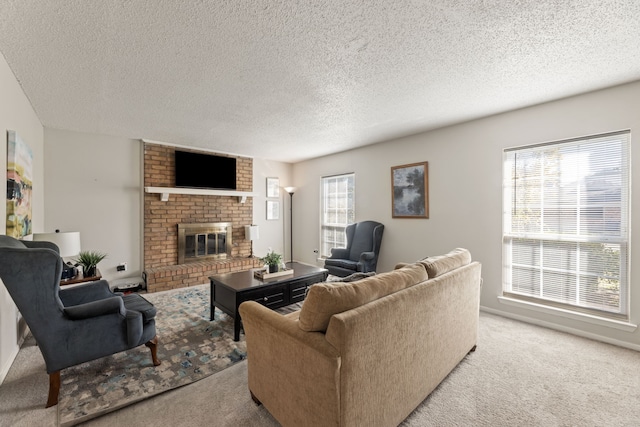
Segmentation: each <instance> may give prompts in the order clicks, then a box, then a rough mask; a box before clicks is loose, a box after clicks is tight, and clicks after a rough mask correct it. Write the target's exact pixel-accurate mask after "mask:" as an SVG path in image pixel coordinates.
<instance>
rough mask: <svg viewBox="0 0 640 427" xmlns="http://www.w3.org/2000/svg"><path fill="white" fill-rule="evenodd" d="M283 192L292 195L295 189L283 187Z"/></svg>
mask: <svg viewBox="0 0 640 427" xmlns="http://www.w3.org/2000/svg"><path fill="white" fill-rule="evenodd" d="M284 191H286V192H287V193H289V194H293V193H295V192H296V187H285V188H284Z"/></svg>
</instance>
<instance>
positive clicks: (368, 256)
mask: <svg viewBox="0 0 640 427" xmlns="http://www.w3.org/2000/svg"><path fill="white" fill-rule="evenodd" d="M375 257H376V254H375V253H374V252H362V253H361V254H360V262H368V261H373V260H374V259H375Z"/></svg>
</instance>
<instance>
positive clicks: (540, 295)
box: [503, 131, 629, 319]
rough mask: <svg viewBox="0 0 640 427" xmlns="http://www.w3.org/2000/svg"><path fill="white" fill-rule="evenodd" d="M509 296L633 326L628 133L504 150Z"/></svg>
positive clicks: (505, 287)
mask: <svg viewBox="0 0 640 427" xmlns="http://www.w3.org/2000/svg"><path fill="white" fill-rule="evenodd" d="M503 196H504V207H503V209H504V213H503V220H504V221H503V229H504V233H503V234H504V235H503V257H504V273H503V294H504V295H505V296H508V297H513V298H516V299H521V300H526V301H529V302H534V303H541V304H544V305H548V306H549V305H550V306H555V307H559V308H563V309H568V310H571V311H577V312H587V313H590V314H596V315H598V316H603V317H609V318H615V319H620V318H621V319H627V318H628V277H627V272H628V268H627V263H628V240H629V227H628V224H629V212H628V206H629V203H628V200H629V132H628V131H623V132H616V133H611V134H606V135H597V136H593V137H588V138H579V139H573V140H568V141H560V142H554V143H547V144H540V145H535V146H530V147H524V148H514V149H509V150H505V153H504V192H503Z"/></svg>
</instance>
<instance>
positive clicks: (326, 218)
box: [320, 173, 355, 257]
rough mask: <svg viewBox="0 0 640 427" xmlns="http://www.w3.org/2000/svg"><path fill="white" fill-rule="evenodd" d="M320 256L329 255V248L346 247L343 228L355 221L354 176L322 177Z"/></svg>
mask: <svg viewBox="0 0 640 427" xmlns="http://www.w3.org/2000/svg"><path fill="white" fill-rule="evenodd" d="M321 186H322V190H321V194H322V215H321V226H320V247H321V250H320V256H322V257H328V256H330V255H331V248H344V247H346V246H347V241H346V235H345V231H344V230H345V228H346V227H347V225H349V224H352V223H353V222H354V221H355V209H354V205H355V175H354V174H352V173H350V174H344V175H335V176H328V177H323V178H322V182H321Z"/></svg>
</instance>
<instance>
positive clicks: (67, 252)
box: [33, 230, 80, 280]
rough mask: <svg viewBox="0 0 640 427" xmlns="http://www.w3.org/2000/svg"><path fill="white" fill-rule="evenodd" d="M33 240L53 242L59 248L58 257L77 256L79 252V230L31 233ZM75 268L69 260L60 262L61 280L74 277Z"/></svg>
mask: <svg viewBox="0 0 640 427" xmlns="http://www.w3.org/2000/svg"><path fill="white" fill-rule="evenodd" d="M33 240H35V241H44V242H51V243H55V244H56V245H57V246H58V249H59V250H60V258H63V260H64V258H69V257H74V256H77V255H78V254H79V253H80V232H79V231H67V232H60V230H56V232H55V233H33ZM76 274H77V270H76V268H75V266H73V265H72V264H71V263H70V262H66V263H64V262H63V263H62V277H61V279H62V280H68V279H72V278H73V277H75V276H76Z"/></svg>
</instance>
